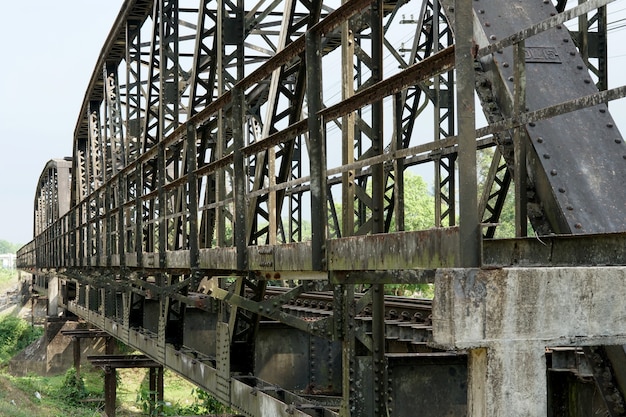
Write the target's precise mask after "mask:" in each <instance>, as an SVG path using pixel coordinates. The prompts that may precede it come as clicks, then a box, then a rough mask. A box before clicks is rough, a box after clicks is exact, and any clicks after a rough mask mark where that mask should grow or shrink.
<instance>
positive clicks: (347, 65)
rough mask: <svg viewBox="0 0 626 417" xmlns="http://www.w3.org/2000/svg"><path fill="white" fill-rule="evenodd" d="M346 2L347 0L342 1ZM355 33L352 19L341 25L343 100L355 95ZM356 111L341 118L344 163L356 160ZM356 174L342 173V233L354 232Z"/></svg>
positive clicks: (351, 233) (350, 172)
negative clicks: (352, 27) (351, 23)
mask: <svg viewBox="0 0 626 417" xmlns="http://www.w3.org/2000/svg"><path fill="white" fill-rule="evenodd" d="M342 3H345V0H344V1H343V2H342ZM353 61H354V33H353V32H352V30H351V29H350V19H347V20H346V21H345V22H343V24H342V26H341V97H342V99H343V100H346V99H347V98H349V97H351V96H353V95H354V62H353ZM354 124H355V113H354V112H350V113H348V114H347V115H345V116H343V118H342V119H341V137H342V152H341V154H342V161H341V162H342V163H343V164H344V165H347V164H351V163H352V162H354ZM354 175H355V170H353V169H351V170H349V171H347V172H344V173H343V174H342V175H341V210H342V216H341V218H342V225H341V235H342V236H351V235H353V234H354Z"/></svg>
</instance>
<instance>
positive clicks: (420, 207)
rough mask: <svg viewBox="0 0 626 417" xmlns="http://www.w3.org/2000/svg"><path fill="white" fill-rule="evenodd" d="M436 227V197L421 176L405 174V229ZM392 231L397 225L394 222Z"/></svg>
mask: <svg viewBox="0 0 626 417" xmlns="http://www.w3.org/2000/svg"><path fill="white" fill-rule="evenodd" d="M434 226H435V197H434V196H433V194H432V193H431V192H429V191H428V184H427V183H426V181H424V178H422V177H421V176H420V175H417V174H414V173H412V172H410V171H407V172H405V174H404V229H405V230H425V229H430V228H432V227H434ZM391 229H392V230H395V223H394V222H392V227H391Z"/></svg>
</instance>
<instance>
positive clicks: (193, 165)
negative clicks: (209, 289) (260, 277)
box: [186, 123, 200, 274]
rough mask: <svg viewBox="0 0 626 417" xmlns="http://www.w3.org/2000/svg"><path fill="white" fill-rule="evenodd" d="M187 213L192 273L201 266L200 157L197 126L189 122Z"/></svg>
mask: <svg viewBox="0 0 626 417" xmlns="http://www.w3.org/2000/svg"><path fill="white" fill-rule="evenodd" d="M186 156H187V191H188V193H189V195H188V199H187V201H188V202H187V213H188V215H189V264H190V265H189V266H190V267H191V272H192V274H193V273H195V272H196V270H197V268H198V267H199V266H200V250H199V244H200V241H199V239H198V198H199V195H198V178H197V175H196V169H198V159H197V151H196V127H195V126H194V124H193V123H187V153H186Z"/></svg>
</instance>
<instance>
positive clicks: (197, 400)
mask: <svg viewBox="0 0 626 417" xmlns="http://www.w3.org/2000/svg"><path fill="white" fill-rule="evenodd" d="M191 395H192V396H193V398H194V402H193V404H191V405H189V406H185V407H180V408H179V409H178V413H180V414H194V415H195V414H222V413H226V412H228V411H229V410H228V407H226V406H225V405H224V404H222V403H220V402H219V401H218V400H216V399H215V397H213V396H212V395H211V394H209V393H208V392H206V391H203V390H201V389H199V388H194V389H193V390H191Z"/></svg>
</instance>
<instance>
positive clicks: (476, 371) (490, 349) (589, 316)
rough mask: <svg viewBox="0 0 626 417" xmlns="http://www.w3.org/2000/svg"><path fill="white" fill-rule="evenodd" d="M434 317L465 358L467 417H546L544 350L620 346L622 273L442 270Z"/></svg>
mask: <svg viewBox="0 0 626 417" xmlns="http://www.w3.org/2000/svg"><path fill="white" fill-rule="evenodd" d="M432 317H433V342H434V344H435V345H437V346H439V347H443V348H447V349H467V350H469V352H468V353H469V370H468V372H469V377H468V379H469V381H468V387H469V391H468V409H469V410H470V411H469V416H471V417H478V416H481V417H482V416H502V415H506V416H512V417H515V416H520V417H521V416H545V415H547V384H546V358H545V348H546V347H547V346H580V345H623V344H626V320H624V318H626V267H588V268H511V269H492V270H480V269H474V270H467V269H466V270H457V269H450V270H440V271H438V273H437V276H436V278H435V300H434V302H433V316H432Z"/></svg>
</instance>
